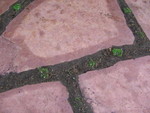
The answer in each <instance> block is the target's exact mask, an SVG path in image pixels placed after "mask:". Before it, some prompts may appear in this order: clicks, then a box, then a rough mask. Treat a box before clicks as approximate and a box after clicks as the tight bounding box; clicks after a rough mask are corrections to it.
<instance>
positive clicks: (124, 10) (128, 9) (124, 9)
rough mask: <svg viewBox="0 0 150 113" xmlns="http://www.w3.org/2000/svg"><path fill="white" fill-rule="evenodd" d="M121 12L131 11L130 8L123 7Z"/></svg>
mask: <svg viewBox="0 0 150 113" xmlns="http://www.w3.org/2000/svg"><path fill="white" fill-rule="evenodd" d="M123 12H124V13H131V12H132V11H131V9H130V8H123Z"/></svg>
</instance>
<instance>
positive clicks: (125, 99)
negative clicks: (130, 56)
mask: <svg viewBox="0 0 150 113" xmlns="http://www.w3.org/2000/svg"><path fill="white" fill-rule="evenodd" d="M129 64H130V65H129ZM149 74H150V56H147V57H143V58H138V59H135V60H128V61H122V62H119V63H117V64H115V65H114V66H112V67H109V68H107V69H102V70H99V71H91V72H87V73H85V74H82V75H80V76H79V83H80V87H81V90H82V92H83V93H84V95H85V97H86V98H87V101H88V102H89V103H90V104H91V105H92V107H93V108H94V113H150V78H149Z"/></svg>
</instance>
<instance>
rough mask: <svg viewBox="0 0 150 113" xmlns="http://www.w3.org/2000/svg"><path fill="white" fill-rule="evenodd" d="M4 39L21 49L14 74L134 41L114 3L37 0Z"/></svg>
mask: <svg viewBox="0 0 150 113" xmlns="http://www.w3.org/2000/svg"><path fill="white" fill-rule="evenodd" d="M3 36H4V37H5V38H7V39H9V40H11V41H12V42H14V43H16V45H17V46H19V47H20V48H21V49H20V51H19V54H18V55H17V57H16V59H15V60H14V66H15V67H17V72H21V71H25V70H28V69H31V68H36V67H38V66H43V65H53V64H56V63H60V62H64V61H69V60H73V59H75V58H80V57H82V56H85V55H88V54H92V53H94V52H96V51H98V50H100V49H103V48H108V47H110V46H112V45H123V44H132V43H133V40H134V37H133V35H132V33H131V31H130V30H129V29H128V27H127V26H126V23H125V19H124V16H123V14H122V12H121V10H120V8H119V6H118V4H117V0H114V1H112V0H101V1H99V0H77V1H74V0H73V1H70V0H36V1H34V2H32V3H31V4H30V5H29V6H28V8H26V9H25V10H24V11H23V12H22V13H21V14H19V15H18V16H17V17H16V18H15V19H14V20H13V21H12V22H11V23H10V24H9V25H8V26H7V29H6V31H5V32H4V33H3Z"/></svg>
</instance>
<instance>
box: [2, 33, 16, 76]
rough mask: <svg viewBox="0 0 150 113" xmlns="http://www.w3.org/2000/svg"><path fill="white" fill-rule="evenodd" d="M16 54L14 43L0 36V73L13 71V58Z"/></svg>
mask: <svg viewBox="0 0 150 113" xmlns="http://www.w3.org/2000/svg"><path fill="white" fill-rule="evenodd" d="M16 55H17V47H16V46H15V44H14V43H12V42H10V41H9V40H7V39H5V38H3V37H1V36H0V74H5V73H9V72H13V71H15V67H14V66H13V60H14V59H15V57H16Z"/></svg>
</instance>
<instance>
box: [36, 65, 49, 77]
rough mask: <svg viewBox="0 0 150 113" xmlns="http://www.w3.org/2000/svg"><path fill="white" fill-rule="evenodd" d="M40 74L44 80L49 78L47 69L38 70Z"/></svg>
mask: <svg viewBox="0 0 150 113" xmlns="http://www.w3.org/2000/svg"><path fill="white" fill-rule="evenodd" d="M38 70H39V72H40V76H41V77H42V78H47V77H48V76H49V71H48V69H47V68H41V67H40V68H38Z"/></svg>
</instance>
